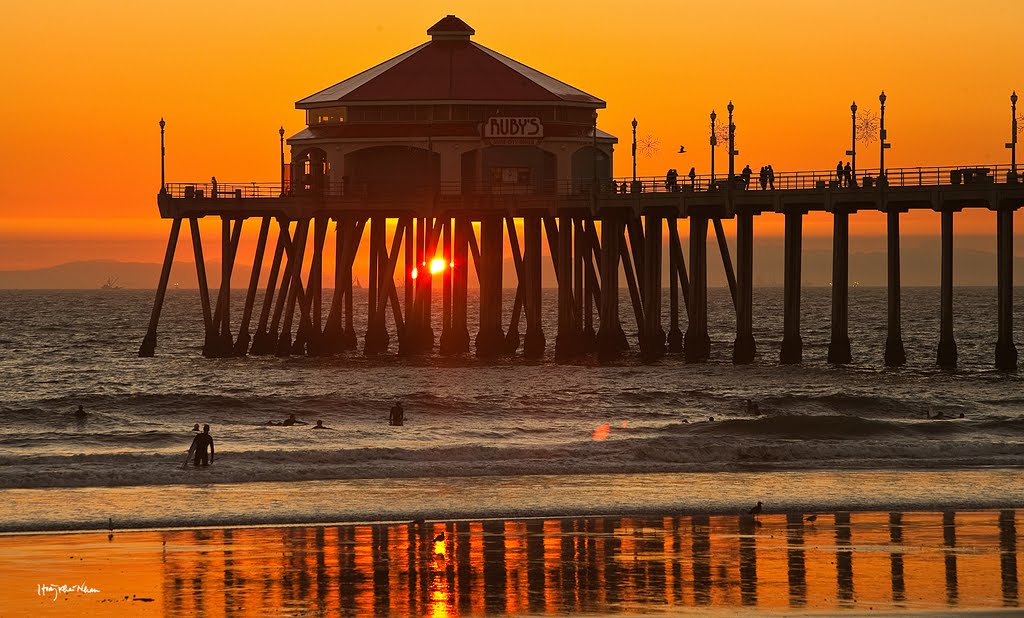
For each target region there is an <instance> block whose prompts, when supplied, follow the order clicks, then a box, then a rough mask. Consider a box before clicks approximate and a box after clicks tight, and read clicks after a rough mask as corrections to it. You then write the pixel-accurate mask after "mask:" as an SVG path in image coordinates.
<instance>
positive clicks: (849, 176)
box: [843, 161, 853, 189]
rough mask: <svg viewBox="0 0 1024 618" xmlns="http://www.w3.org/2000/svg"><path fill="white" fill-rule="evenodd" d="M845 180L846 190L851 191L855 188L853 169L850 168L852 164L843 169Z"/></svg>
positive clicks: (847, 164)
mask: <svg viewBox="0 0 1024 618" xmlns="http://www.w3.org/2000/svg"><path fill="white" fill-rule="evenodd" d="M843 178H845V179H846V188H847V189H849V188H850V187H852V186H853V168H852V167H850V162H849V161H847V162H846V167H844V168H843Z"/></svg>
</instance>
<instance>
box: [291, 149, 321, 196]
mask: <svg viewBox="0 0 1024 618" xmlns="http://www.w3.org/2000/svg"><path fill="white" fill-rule="evenodd" d="M330 183H331V163H330V161H328V160H327V153H326V152H324V151H323V150H321V149H320V148H307V149H305V150H302V151H300V152H299V154H297V155H295V156H293V157H292V169H291V191H292V193H317V194H320V193H325V192H327V191H328V190H329V187H330Z"/></svg>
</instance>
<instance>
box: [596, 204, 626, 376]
mask: <svg viewBox="0 0 1024 618" xmlns="http://www.w3.org/2000/svg"><path fill="white" fill-rule="evenodd" d="M621 243H622V221H621V220H619V219H618V218H617V217H616V216H615V215H614V214H612V213H607V214H605V215H604V216H603V217H602V218H601V259H600V269H601V308H600V316H601V317H600V319H601V323H600V329H599V330H598V332H597V358H598V360H599V361H610V360H614V359H616V358H618V357H619V356H620V355H621V353H622V344H621V336H620V334H621V331H622V326H621V325H620V324H619V253H620V245H621Z"/></svg>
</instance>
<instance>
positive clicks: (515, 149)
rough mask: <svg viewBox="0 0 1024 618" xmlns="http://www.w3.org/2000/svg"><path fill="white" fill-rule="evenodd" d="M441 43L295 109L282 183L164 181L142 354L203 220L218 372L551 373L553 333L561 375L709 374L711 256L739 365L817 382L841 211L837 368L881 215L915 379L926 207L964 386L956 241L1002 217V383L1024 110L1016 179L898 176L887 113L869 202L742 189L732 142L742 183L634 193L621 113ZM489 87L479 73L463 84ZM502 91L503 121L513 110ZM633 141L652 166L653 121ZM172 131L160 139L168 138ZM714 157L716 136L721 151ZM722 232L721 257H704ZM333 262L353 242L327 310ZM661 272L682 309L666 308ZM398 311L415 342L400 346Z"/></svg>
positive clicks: (1007, 170) (1001, 175)
mask: <svg viewBox="0 0 1024 618" xmlns="http://www.w3.org/2000/svg"><path fill="white" fill-rule="evenodd" d="M428 34H429V35H430V36H431V37H432V39H431V41H430V42H428V43H425V44H423V45H421V46H419V47H417V48H414V49H413V50H410V51H409V52H406V53H405V54H402V55H400V56H397V57H395V58H393V59H391V60H389V61H386V62H384V63H382V64H381V65H378V66H377V67H374V68H373V69H370V70H369V71H366V72H364V73H362V74H360V75H357V76H355V77H353V78H349V79H347V80H345V81H342V82H340V83H338V84H336V85H335V86H332V87H330V88H327V89H325V90H323V91H321V92H319V93H316V94H314V95H311V96H310V97H306V98H305V99H302V100H300V101H299V102H298V103H297V104H296V105H297V107H299V108H300V109H305V110H307V119H308V123H309V124H308V126H307V127H306V128H305V129H304V130H303V131H301V132H300V133H298V134H296V135H295V136H293V137H291V138H289V139H288V140H287V143H288V144H289V145H290V146H291V159H290V163H286V162H285V152H284V143H285V139H284V131H283V129H282V131H281V144H282V148H281V153H282V154H281V157H282V162H281V178H280V179H279V180H276V181H273V182H262V183H257V182H249V183H241V184H231V183H221V184H214V183H201V182H189V183H168V182H165V179H164V178H163V174H162V175H161V176H162V177H161V187H160V191H159V194H158V196H157V203H158V206H159V211H160V216H161V217H163V218H165V219H168V220H169V221H170V233H169V237H168V244H167V250H166V254H165V258H164V263H163V269H162V272H161V277H160V281H159V284H158V288H157V293H156V299H155V302H154V306H153V311H152V316H151V320H150V324H149V328H148V331H147V334H146V336H145V339H144V341H143V342H142V345H141V347H140V349H139V355H140V356H152V355H153V354H154V353H155V350H156V344H157V327H158V323H159V318H160V311H161V307H162V304H163V299H164V295H165V293H166V290H167V285H168V280H169V276H170V268H171V264H172V262H173V259H174V255H175V251H176V250H177V245H178V237H179V235H180V230H181V227H182V224H183V223H184V222H186V221H187V223H188V228H189V230H190V234H191V238H192V246H193V251H194V256H195V263H196V269H197V276H198V280H199V286H200V296H201V301H202V311H203V323H204V325H205V335H206V337H205V345H204V349H203V353H204V354H205V355H207V356H211V357H225V356H242V355H245V354H276V355H279V356H286V355H292V354H306V355H311V356H319V355H330V354H337V353H340V352H344V351H350V350H360V351H361V352H362V353H363V354H365V355H368V356H373V355H377V354H380V353H383V352H387V351H389V350H391V351H397V352H398V354H400V355H420V354H430V353H435V352H437V353H440V354H442V355H460V354H468V353H475V354H476V355H477V356H480V357H485V358H487V357H497V356H508V355H516V354H521V355H522V356H523V357H525V358H538V357H541V356H542V355H543V354H544V353H545V350H546V349H547V347H548V346H549V345H551V343H552V337H551V335H554V338H553V345H554V355H555V358H556V359H557V360H565V359H570V358H575V357H579V356H581V355H591V354H592V355H596V357H597V358H598V359H599V360H601V361H610V360H614V359H616V358H618V357H620V356H621V355H622V354H623V353H624V352H625V351H626V350H628V349H629V348H630V346H634V345H635V346H638V347H639V352H640V357H641V358H642V359H643V360H644V361H645V362H649V361H654V360H657V359H658V358H660V357H662V356H663V355H665V354H682V355H683V357H684V358H685V360H686V361H687V362H704V361H706V360H707V359H708V358H709V356H710V354H711V349H710V345H711V343H710V342H711V340H710V337H709V333H708V294H707V285H708V283H707V271H708V264H709V258H711V259H714V260H718V259H720V260H721V261H722V264H723V266H724V270H725V273H726V277H727V280H728V284H729V289H730V292H731V296H732V301H733V308H734V310H735V315H736V332H735V343H734V348H733V350H732V359H733V362H735V363H737V364H746V363H750V362H753V361H754V360H755V359H756V358H758V356H759V355H760V357H761V358H762V359H764V358H767V357H768V356H769V355H771V356H776V355H777V358H778V361H779V362H780V363H782V364H792V363H800V362H801V361H802V360H803V349H802V347H803V346H802V340H801V336H800V276H801V245H802V237H803V231H802V227H803V226H802V223H803V217H804V216H805V215H807V214H808V213H811V212H825V213H830V214H831V215H832V216H833V221H834V226H833V254H832V272H833V276H832V318H831V319H832V323H831V337H830V341H829V346H828V362H830V363H833V364H836V365H843V364H847V363H850V362H851V361H852V358H851V353H850V339H849V333H848V328H847V323H848V296H849V285H848V283H849V282H848V271H849V233H850V218H849V217H850V215H851V214H854V213H856V212H859V211H869V210H874V211H878V212H884V213H886V222H887V224H886V225H887V239H888V240H887V244H888V304H887V307H888V308H887V316H886V324H887V339H886V345H885V350H884V351H883V354H882V355H881V356H882V358H884V363H885V364H886V365H887V366H900V365H902V364H904V363H905V362H906V355H905V353H904V351H903V343H902V332H901V310H902V308H901V302H900V245H899V243H900V232H899V224H900V215H901V214H902V213H906V212H908V211H911V210H930V211H934V212H935V213H936V216H937V217H939V218H940V219H941V248H942V254H941V255H942V257H941V265H940V267H939V268H937V270H939V271H940V272H941V278H940V281H941V298H942V301H941V320H940V333H939V344H938V349H937V350H936V361H937V363H938V365H940V366H941V367H944V368H954V367H955V366H956V362H957V352H956V340H955V332H954V328H953V317H954V306H953V274H952V273H953V233H954V222H955V218H956V213H959V212H961V211H963V210H965V209H971V208H982V209H988V210H992V211H994V212H995V213H996V217H997V228H998V229H997V234H996V236H997V242H996V247H997V254H998V255H997V261H998V272H997V278H998V303H999V307H998V309H999V310H998V324H997V329H998V343H997V345H996V349H995V354H994V356H995V366H996V367H997V368H999V369H1002V370H1014V369H1016V367H1017V351H1016V347H1015V344H1014V341H1013V272H1012V271H1013V215H1014V212H1015V211H1016V210H1017V209H1019V208H1020V207H1021V205H1022V204H1024V183H1022V182H1021V181H1020V176H1019V175H1018V173H1017V169H1016V150H1015V144H1016V135H1017V131H1016V115H1015V114H1016V108H1015V105H1016V96H1014V97H1013V99H1012V100H1013V105H1014V107H1013V113H1014V121H1013V122H1014V124H1013V127H1012V128H1013V140H1012V141H1011V143H1010V144H1007V146H1008V147H1010V148H1011V151H1012V159H1011V163H1010V164H1009V165H970V166H968V165H962V166H946V167H914V168H886V167H885V166H884V152H885V148H886V147H887V143H886V135H885V129H884V104H885V101H884V93H883V97H882V99H881V102H882V105H883V116H882V122H883V124H882V129H881V137H882V139H881V144H882V147H881V150H880V152H881V155H882V156H881V160H880V166H879V167H877V168H867V169H865V168H861V169H857V170H856V172H855V174H856V177H855V178H854V182H853V183H852V186H846V183H844V182H843V180H842V179H841V178H839V177H837V175H836V171H835V170H831V171H796V172H784V171H780V172H775V173H774V178H773V181H772V186H771V187H770V188H763V187H762V186H761V185H760V183H758V182H757V181H756V179H754V180H751V181H748V182H744V181H743V180H742V176H738V175H737V174H736V173H735V170H734V154H735V148H734V143H733V136H732V133H733V132H732V131H730V139H729V144H728V150H729V152H728V160H729V173H728V174H727V175H724V176H723V175H719V176H718V177H716V176H715V175H714V173H712V174H708V175H703V174H699V175H694V176H687V177H685V178H683V177H679V178H678V179H676V178H671V179H669V178H666V177H638V176H636V175H635V158H634V175H632V176H630V177H629V178H613V177H612V175H611V169H612V154H613V146H614V144H615V143H616V142H617V138H615V137H614V136H612V135H610V134H608V133H605V132H603V131H601V130H600V129H598V112H597V110H598V109H601V108H603V107H605V103H604V102H603V101H601V100H600V99H597V98H595V97H592V96H591V95H588V94H586V93H583V92H581V91H579V90H576V89H574V88H572V87H571V86H568V85H567V84H564V83H562V82H559V81H557V80H555V79H553V78H550V77H548V76H546V75H543V74H539V73H537V72H536V71H534V70H532V69H529V68H528V67H524V66H523V65H520V64H518V63H516V62H515V61H513V60H511V59H509V58H507V57H504V56H500V55H499V54H496V53H495V52H491V51H490V50H488V49H487V48H484V47H482V46H479V45H477V44H476V43H473V42H472V41H471V40H470V39H471V36H472V35H473V34H474V31H473V30H472V29H471V28H470V27H469V26H468V25H466V24H465V22H462V21H461V20H459V19H458V18H457V17H454V16H448V17H446V18H444V19H442V20H441V21H439V22H438V23H437V24H435V25H434V26H433V27H432V28H431V29H430V30H428ZM441 67H446V68H444V69H442V68H441ZM488 67H491V68H488ZM471 69H472V71H475V73H474V74H473V75H469V74H465V73H464V72H466V71H470V70H471ZM491 69H493V70H491ZM509 72H512V73H514V74H515V75H516V77H517V79H510V78H509V76H508V73H509ZM418 73H423V74H438V75H443V76H445V77H444V79H447V80H448V82H445V83H442V84H440V85H436V84H433V83H431V84H420V83H418V82H417V83H410V82H408V76H409V75H411V74H418ZM469 77H473V79H469ZM518 78H521V79H518ZM444 79H441V81H442V82H444ZM446 88H447V90H446ZM495 92H497V93H500V98H501V99H502V100H501V101H495V95H494V94H492V93H495ZM451 93H457V94H451ZM449 99H450V101H449ZM732 109H733V106H732V104H731V103H730V105H729V126H730V128H734V127H735V125H734V124H733V120H732ZM852 109H853V110H854V113H856V108H855V106H854V107H853V108H852ZM713 122H714V120H713ZM633 129H634V143H633V148H634V153H635V148H636V143H635V129H636V126H635V121H634V127H633ZM163 131H164V124H163V121H161V140H162V139H163ZM161 146H162V144H161ZM714 147H715V144H714V138H712V152H713V151H714ZM764 213H779V214H782V215H784V218H785V259H784V263H783V264H779V265H778V266H779V268H781V269H782V271H783V273H784V309H783V310H784V333H783V341H782V346H781V349H780V350H765V349H763V348H758V346H757V342H756V341H755V340H754V334H753V306H752V289H753V264H754V260H756V259H757V257H756V256H755V255H754V244H753V239H754V234H755V230H756V227H757V219H758V216H759V215H761V214H764ZM205 217H213V218H219V219H220V220H221V252H220V258H221V264H222V273H221V283H220V288H219V289H218V290H211V289H209V287H208V285H207V277H206V266H205V260H204V255H203V249H202V243H201V238H200V231H199V223H198V221H199V219H201V218H205ZM251 218H252V219H259V221H260V227H259V235H258V238H257V240H256V249H255V253H254V255H253V256H252V264H253V266H252V274H251V276H250V278H249V281H248V282H247V288H246V296H245V301H244V302H245V304H244V310H243V312H242V318H241V322H240V323H239V324H234V325H233V324H232V323H231V321H230V311H229V309H230V306H229V303H230V298H231V293H230V292H231V286H232V270H233V266H234V264H235V263H236V262H240V260H238V257H239V256H238V255H237V253H238V247H239V240H240V235H241V232H242V223H243V222H244V221H245V220H247V219H251ZM682 219H686V220H688V224H689V243H688V249H689V251H688V260H687V259H686V258H687V256H686V255H684V251H683V245H682V244H681V242H680V234H679V229H678V223H679V221H680V220H682ZM726 219H735V220H736V239H735V247H736V256H735V261H734V259H733V256H732V255H731V254H730V251H729V243H728V242H727V241H728V239H727V238H726V233H725V229H724V227H723V225H722V221H723V220H726ZM271 232H273V237H274V240H273V241H272V240H271ZM712 233H713V234H714V236H715V238H716V240H717V245H718V255H717V256H708V254H707V242H706V239H707V237H708V235H709V234H712ZM326 242H334V243H335V251H334V259H335V262H334V264H333V265H328V266H333V271H334V281H333V288H334V294H333V297H332V299H331V301H330V303H329V304H328V306H325V303H324V295H323V288H324V282H323V279H324V272H325V264H324V251H323V249H324V245H325V243H326ZM364 242H365V243H368V248H369V265H368V268H367V271H366V272H365V273H363V272H359V273H357V272H355V270H356V269H355V267H354V262H355V256H356V252H357V250H358V248H359V247H360V246H361V245H362V243H364ZM310 245H311V246H310ZM545 246H546V248H547V250H548V254H549V257H548V258H546V257H545V256H544V255H543V248H544V247H545ZM506 248H508V249H509V250H510V252H511V258H512V260H513V262H514V265H515V272H516V279H517V280H516V281H514V282H510V281H503V280H502V265H503V262H504V259H505V250H506ZM666 253H667V255H666ZM268 256H269V265H268V264H267V258H268ZM307 256H309V259H310V261H309V263H306V258H307ZM247 257H248V256H247ZM545 259H550V260H551V265H552V267H553V269H554V272H555V276H556V280H557V287H558V294H557V316H558V319H557V332H556V333H545V332H544V331H543V328H542V324H541V315H542V313H543V308H542V294H541V288H542V282H541V266H542V262H543V261H544V260H545ZM435 264H437V267H436V268H435V266H434V265H435ZM666 267H667V271H668V277H667V282H668V287H669V290H668V296H669V303H668V307H667V311H666V309H665V308H664V307H663V306H662V297H663V293H664V292H665V290H664V285H665V281H666V278H665V277H664V276H663V269H665V268H666ZM470 269H472V270H473V272H474V273H475V274H476V277H477V280H478V281H479V284H480V308H479V310H480V320H479V331H478V332H476V333H470V332H469V331H468V326H467V307H468V304H467V298H468V292H467V290H468V280H469V272H470ZM264 273H266V274H265V275H264ZM357 277H358V278H359V279H360V280H362V281H366V282H367V288H368V298H367V301H366V302H367V310H366V316H367V317H366V320H365V323H364V324H356V323H355V320H354V317H353V302H354V300H353V292H352V290H353V281H354V280H355V279H356V278H357ZM435 277H439V278H441V284H440V286H437V287H439V288H440V293H441V294H442V295H443V302H442V307H443V309H442V316H441V320H440V324H441V332H440V334H439V337H438V336H437V333H435V332H434V331H433V328H432V324H433V321H432V315H431V306H432V295H433V294H434V293H436V290H435V285H434V281H433V279H434V278H435ZM620 277H621V279H620ZM506 287H508V288H511V287H514V288H515V291H516V293H515V301H514V305H513V309H512V311H511V314H504V313H503V307H502V296H501V294H502V289H503V288H506ZM622 288H624V292H620V289H622ZM261 290H262V294H261V293H260V291H261ZM620 293H625V294H628V296H629V301H630V302H629V306H630V307H631V308H632V311H631V312H630V314H629V315H620V313H619V295H620ZM680 300H681V301H682V302H681V303H680ZM389 312H390V315H391V316H392V323H393V324H394V327H395V331H396V332H389V331H388V321H387V316H388V315H389ZM683 317H685V326H684V322H683ZM879 318H881V316H879ZM623 320H629V321H630V322H633V321H635V325H636V329H637V332H638V334H639V336H638V338H637V340H636V341H628V340H627V337H626V335H625V333H624V330H623V327H622V324H623V322H622V321H623ZM360 343H361V344H362V345H361V346H360Z"/></svg>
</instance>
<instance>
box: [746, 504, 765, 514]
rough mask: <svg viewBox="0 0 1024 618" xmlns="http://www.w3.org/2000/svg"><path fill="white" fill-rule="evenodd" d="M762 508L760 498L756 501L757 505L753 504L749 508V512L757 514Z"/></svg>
mask: <svg viewBox="0 0 1024 618" xmlns="http://www.w3.org/2000/svg"><path fill="white" fill-rule="evenodd" d="M762 510H764V509H763V508H762V507H761V501H760V500H758V501H757V506H754V507H752V508H751V509H750V511H749V513H750V514H751V515H754V516H757V515H760V514H761V511H762Z"/></svg>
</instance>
